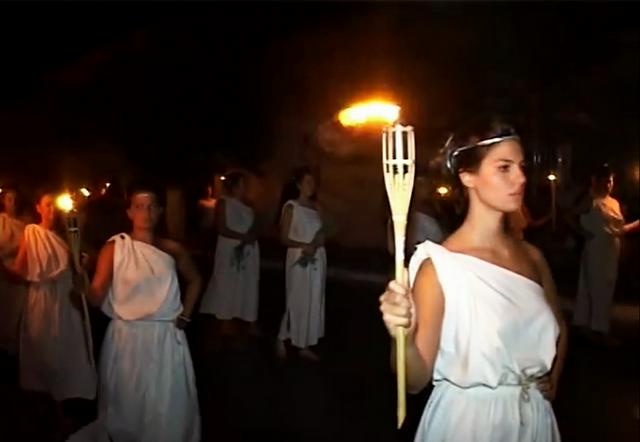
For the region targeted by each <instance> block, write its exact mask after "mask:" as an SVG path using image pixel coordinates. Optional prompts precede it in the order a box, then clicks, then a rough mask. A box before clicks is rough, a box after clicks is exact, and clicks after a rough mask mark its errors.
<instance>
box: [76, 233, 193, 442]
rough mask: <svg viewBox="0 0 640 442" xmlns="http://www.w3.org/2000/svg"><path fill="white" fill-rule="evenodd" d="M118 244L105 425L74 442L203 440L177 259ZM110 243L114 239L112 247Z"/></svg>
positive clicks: (104, 373)
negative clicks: (181, 323)
mask: <svg viewBox="0 0 640 442" xmlns="http://www.w3.org/2000/svg"><path fill="white" fill-rule="evenodd" d="M111 240H112V241H115V253H114V259H113V261H114V262H113V282H112V287H111V289H110V291H109V294H108V295H107V298H106V299H105V301H104V303H103V305H102V310H103V311H104V313H105V314H107V315H108V316H109V317H110V318H111V323H110V324H109V327H108V329H107V332H106V335H105V338H104V343H103V344H102V352H101V356H100V378H101V379H100V397H99V407H98V409H99V411H98V414H99V415H98V420H97V421H95V422H93V423H92V424H90V425H88V426H86V427H84V428H82V429H81V430H80V431H78V432H77V433H76V434H74V435H73V436H72V437H71V438H70V439H69V441H70V442H85V441H86V442H88V441H94V442H108V441H113V442H134V441H135V442H198V441H199V440H200V413H199V406H198V397H197V392H196V384H195V375H194V371H193V363H192V361H191V354H190V352H189V345H188V343H187V339H186V336H185V333H184V331H182V330H180V329H178V328H177V327H176V326H175V319H176V318H177V317H178V315H179V314H180V313H181V312H182V303H181V301H180V287H179V285H178V277H177V274H176V269H175V261H174V259H173V257H171V256H170V255H168V254H166V253H165V252H163V251H161V250H160V249H158V248H156V247H154V246H152V245H150V244H147V243H144V242H140V241H135V240H132V239H131V237H129V236H128V235H126V234H119V235H116V236H114V237H113V238H111ZM111 240H110V241H111Z"/></svg>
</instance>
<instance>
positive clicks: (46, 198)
mask: <svg viewBox="0 0 640 442" xmlns="http://www.w3.org/2000/svg"><path fill="white" fill-rule="evenodd" d="M36 211H37V212H38V214H39V215H40V219H41V220H42V222H43V223H47V224H51V223H52V222H53V220H54V219H55V217H56V206H55V204H54V198H53V195H51V194H46V195H43V196H42V198H40V201H38V204H36Z"/></svg>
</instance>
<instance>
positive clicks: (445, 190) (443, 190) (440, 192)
mask: <svg viewBox="0 0 640 442" xmlns="http://www.w3.org/2000/svg"><path fill="white" fill-rule="evenodd" d="M436 193H437V194H438V195H440V196H447V195H448V194H449V188H448V187H447V186H440V187H438V188H437V189H436Z"/></svg>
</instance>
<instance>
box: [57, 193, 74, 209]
mask: <svg viewBox="0 0 640 442" xmlns="http://www.w3.org/2000/svg"><path fill="white" fill-rule="evenodd" d="M56 207H58V209H60V210H62V211H63V212H66V213H68V212H71V211H72V210H73V198H71V195H69V194H68V193H63V194H61V195H58V197H57V198H56Z"/></svg>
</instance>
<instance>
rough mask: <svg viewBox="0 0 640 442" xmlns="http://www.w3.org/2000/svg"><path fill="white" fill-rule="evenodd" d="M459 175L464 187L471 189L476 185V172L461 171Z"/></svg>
mask: <svg viewBox="0 0 640 442" xmlns="http://www.w3.org/2000/svg"><path fill="white" fill-rule="evenodd" d="M458 176H459V177H460V182H461V183H462V185H463V186H464V187H468V188H470V189H472V188H474V187H475V185H476V180H475V175H474V174H472V173H470V172H460V174H459V175H458Z"/></svg>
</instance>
